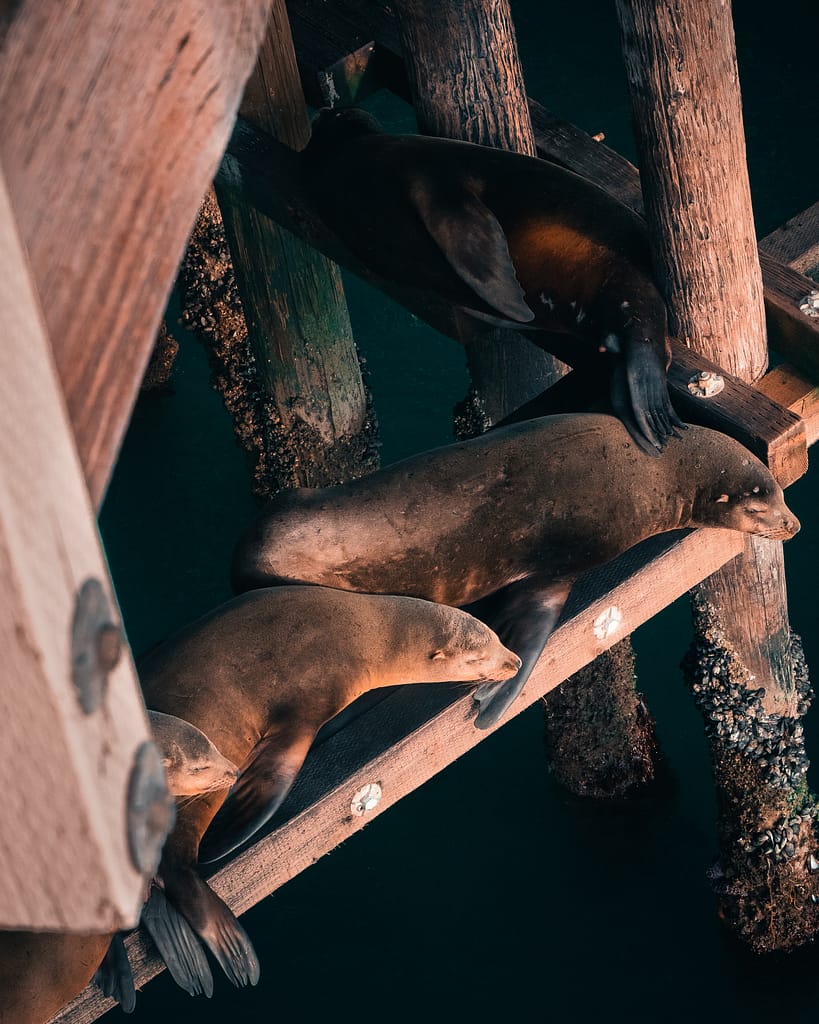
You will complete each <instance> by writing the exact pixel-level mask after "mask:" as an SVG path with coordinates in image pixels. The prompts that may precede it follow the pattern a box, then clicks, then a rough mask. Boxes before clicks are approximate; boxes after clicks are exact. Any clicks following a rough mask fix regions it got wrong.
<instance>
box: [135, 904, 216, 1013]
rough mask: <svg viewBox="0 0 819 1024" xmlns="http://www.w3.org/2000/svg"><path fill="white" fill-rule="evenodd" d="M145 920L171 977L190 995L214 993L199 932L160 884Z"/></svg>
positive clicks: (146, 906) (145, 912)
mask: <svg viewBox="0 0 819 1024" xmlns="http://www.w3.org/2000/svg"><path fill="white" fill-rule="evenodd" d="M141 922H142V924H143V925H144V926H145V929H146V930H147V932H148V934H149V935H150V936H151V938H152V939H153V940H154V943H155V944H156V948H157V949H158V950H159V955H160V956H161V957H162V959H163V960H164V961H165V964H166V966H167V968H168V971H169V972H170V975H171V977H172V978H173V980H174V981H175V982H176V984H177V985H179V987H180V988H182V989H184V990H185V991H186V992H187V993H188V995H189V996H198V995H200V994H202V993H204V995H206V996H207V997H208V999H210V997H211V996H212V995H213V975H212V974H211V972H210V967H209V966H208V960H207V957H206V956H205V951H204V950H203V949H202V946H201V944H200V942H199V939H198V938H197V937H196V933H195V932H194V931H193V929H192V928H191V926H190V925H189V924H188V922H187V921H186V920H185V918H184V917H183V916H182V915H181V914H180V913H179V911H178V910H177V909H176V907H175V906H174V905H173V904H172V903H171V902H170V900H168V898H167V897H166V895H165V893H164V892H163V891H162V889H160V888H159V886H157V885H152V886H151V895H150V896H149V898H148V900H147V902H146V903H145V906H144V907H143V908H142V918H141Z"/></svg>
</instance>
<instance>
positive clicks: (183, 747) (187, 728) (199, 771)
mask: <svg viewBox="0 0 819 1024" xmlns="http://www.w3.org/2000/svg"><path fill="white" fill-rule="evenodd" d="M148 719H149V721H150V723H151V732H152V733H153V737H154V740H155V742H156V744H157V746H158V747H159V749H160V751H161V752H162V764H163V765H164V767H165V775H166V777H167V781H168V789H169V790H170V791H171V793H172V794H173V795H174V796H197V795H198V794H200V793H210V792H214V791H216V790H219V789H227V788H228V787H230V786H232V785H233V783H234V782H235V781H236V779H237V778H238V776H239V769H238V768H237V767H236V765H235V764H234V763H233V762H232V761H229V760H228V759H227V758H226V757H223V756H222V755H221V754H220V753H219V751H218V750H217V749H216V747H215V746H214V745H213V744H212V743H211V741H210V740H209V739H208V738H207V736H206V735H205V734H204V733H203V732H202V731H201V729H197V728H196V726H195V725H191V723H190V722H186V721H184V719H182V718H176V716H174V715H166V714H163V713H162V712H161V711H148Z"/></svg>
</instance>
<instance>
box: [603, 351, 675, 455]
mask: <svg viewBox="0 0 819 1024" xmlns="http://www.w3.org/2000/svg"><path fill="white" fill-rule="evenodd" d="M611 404H612V408H613V409H614V411H615V413H616V414H617V415H618V416H619V418H620V419H621V420H622V421H623V424H624V426H625V427H626V429H627V430H628V432H629V434H631V436H632V438H633V439H634V441H635V443H636V444H637V446H638V447H639V448H640V449H641V450H642V451H644V452H646V453H647V454H648V455H658V454H659V452H660V451H661V450H662V448H663V447H664V446H665V444H666V442H667V441H668V439H669V438H670V437H679V436H680V435H679V434H678V433H677V428H680V429H682V430H685V429H686V424H685V423H683V422H682V420H681V419H680V418H679V416H677V413H676V412H675V411H674V407H673V406H672V404H671V399H670V397H669V394H668V381H667V378H666V372H665V369H664V367H663V363H662V360H661V359H660V356H659V354H658V353H657V350H656V349H655V348H654V346H653V345H651V344H649V343H648V342H634V343H632V344H629V345H628V346H626V349H625V353H624V360H623V361H622V362H620V363H619V365H618V366H617V367H616V368H615V370H614V373H613V375H612V379H611Z"/></svg>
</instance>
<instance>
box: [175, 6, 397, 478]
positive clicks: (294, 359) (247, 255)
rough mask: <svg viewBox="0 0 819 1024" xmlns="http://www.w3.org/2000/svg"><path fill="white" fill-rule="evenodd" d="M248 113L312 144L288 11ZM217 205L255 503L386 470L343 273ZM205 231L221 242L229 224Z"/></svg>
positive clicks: (225, 365) (280, 18)
mask: <svg viewBox="0 0 819 1024" xmlns="http://www.w3.org/2000/svg"><path fill="white" fill-rule="evenodd" d="M240 109H241V113H242V116H243V117H246V118H247V119H248V121H249V122H250V123H253V124H255V125H256V126H257V127H260V128H262V129H264V130H265V131H267V132H269V133H270V134H271V135H272V136H273V137H274V138H277V139H279V140H280V141H281V142H283V143H285V144H286V145H288V146H290V147H292V148H293V149H296V150H300V149H302V148H303V147H304V146H305V145H306V143H307V141H308V140H309V138H310V126H309V121H308V117H307V109H306V106H305V102H304V96H303V94H302V91H301V85H300V84H299V76H298V69H297V67H296V58H295V53H294V51H293V40H292V36H291V34H290V26H289V23H288V20H287V13H286V11H285V7H284V2H283V0H274V2H273V5H272V10H271V17H270V21H269V23H268V27H267V32H266V34H265V37H264V39H263V41H262V46H261V48H260V50H259V55H258V58H257V63H256V68H255V71H254V73H253V74H252V75H251V78H250V81H249V82H248V85H247V88H246V90H245V94H244V98H243V100H242V106H241V108H240ZM216 195H217V199H218V202H219V209H220V212H221V220H222V223H223V224H224V230H225V234H226V237H227V242H228V246H229V249H230V254H231V257H232V267H233V273H234V274H235V277H236V284H237V286H238V294H239V296H240V297H241V309H239V308H237V309H236V310H235V316H234V318H233V320H234V323H233V324H231V325H230V328H229V329H228V330H227V331H224V332H222V337H220V338H219V344H218V352H219V356H218V358H219V360H220V364H221V365H220V376H222V377H223V378H226V379H227V380H226V384H225V386H224V387H223V393H224V394H225V396H226V401H227V402H228V405H229V407H230V408H231V412H232V413H233V416H234V421H235V423H236V430H237V433H238V435H239V438H240V441H241V442H242V444H243V445H244V446H245V447H246V448H247V449H249V450H250V452H251V454H252V458H253V461H254V485H255V486H254V489H255V490H256V493H258V494H260V495H270V494H272V493H275V491H276V490H278V489H280V488H281V487H296V486H306V487H309V486H313V487H315V486H321V485H325V484H330V483H338V482H341V481H342V480H347V479H351V478H353V477H356V476H361V475H362V474H363V473H366V472H369V471H371V470H373V469H375V468H376V467H377V465H378V458H377V448H376V445H375V426H374V422H373V418H372V415H371V410H370V409H369V408H368V400H367V395H366V393H365V387H364V383H363V380H362V374H361V368H360V365H359V361H358V353H357V350H356V346H355V342H354V340H353V334H352V328H351V326H350V318H349V314H348V312H347V305H346V302H345V300H344V291H343V286H342V282H341V274H340V271H339V269H338V267H337V266H336V265H335V264H333V263H331V262H330V261H329V260H327V259H326V258H325V257H324V256H322V255H321V253H319V252H317V251H316V250H315V249H314V248H313V247H312V246H310V245H306V244H305V243H304V242H302V241H300V240H299V239H297V238H294V237H293V236H292V235H291V234H290V233H289V232H288V231H286V230H285V229H283V228H281V227H280V226H279V225H278V224H275V223H274V222H273V221H271V220H270V219H269V218H268V217H266V216H265V215H264V214H263V213H260V212H259V211H258V210H256V209H255V208H254V207H253V206H252V205H251V204H250V203H249V202H248V201H247V199H246V198H245V197H244V196H242V195H241V193H236V192H235V191H233V190H231V189H229V188H226V187H223V186H220V185H218V184H217V187H216ZM202 227H204V228H205V229H207V230H211V231H217V232H218V223H217V224H211V225H209V224H205V225H202ZM192 258H193V257H191V256H189V260H190V259H192ZM228 273H229V271H228ZM242 321H244V323H243V324H242ZM236 323H238V324H239V327H238V329H237V328H236V326H235V324H236ZM215 354H216V352H215V351H212V356H214V355H215Z"/></svg>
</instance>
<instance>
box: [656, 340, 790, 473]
mask: <svg viewBox="0 0 819 1024" xmlns="http://www.w3.org/2000/svg"><path fill="white" fill-rule="evenodd" d="M671 348H672V352H673V361H672V363H671V366H670V368H669V371H668V385H669V389H670V391H671V394H672V396H673V400H674V406H675V407H676V409H677V411H678V412H679V413H680V414H681V415H682V417H683V419H684V420H685V421H686V422H688V423H699V424H701V425H702V426H708V427H712V428H713V429H715V430H721V431H722V432H723V433H724V434H730V435H731V437H734V438H736V440H737V441H740V442H741V443H742V444H744V445H745V447H746V448H748V449H749V450H750V451H752V452H753V453H754V454H755V455H756V456H757V458H759V459H761V460H762V461H763V462H764V463H765V464H766V465H767V466H768V468H769V469H770V471H771V472H772V473H773V475H774V476H775V477H776V479H777V480H778V481H779V483H780V484H781V485H782V486H783V487H787V486H788V484H792V483H793V482H794V481H795V480H798V479H799V477H801V476H803V475H804V474H805V473H806V472H807V469H808V450H807V443H808V442H807V436H806V433H805V425H804V423H803V422H802V420H801V419H800V417H799V415H797V414H796V413H794V412H792V411H791V410H790V409H789V408H787V407H786V406H784V405H782V404H780V403H779V402H777V401H776V400H775V399H774V397H773V396H772V395H770V394H766V393H764V392H763V393H761V392H759V391H758V390H757V389H756V387H754V386H753V385H751V384H746V383H745V382H744V381H743V380H740V379H739V377H734V376H732V375H731V374H729V373H726V372H725V370H723V369H721V367H719V366H717V365H716V363H712V362H711V360H709V359H707V358H706V357H705V356H703V355H700V354H699V353H696V352H693V351H692V350H691V349H689V348H686V346H685V345H682V344H680V343H679V342H676V341H674V342H672V345H671ZM702 371H705V372H710V373H717V374H719V375H720V376H722V378H723V380H724V382H725V389H724V390H723V391H722V392H721V394H720V395H719V396H717V397H718V398H719V403H718V404H717V403H715V401H714V399H713V398H698V397H696V396H695V395H694V394H692V393H691V391H690V390H689V387H688V384H689V381H690V380H691V378H692V377H693V376H694V375H695V374H697V373H700V372H702ZM712 403H713V404H712Z"/></svg>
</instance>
